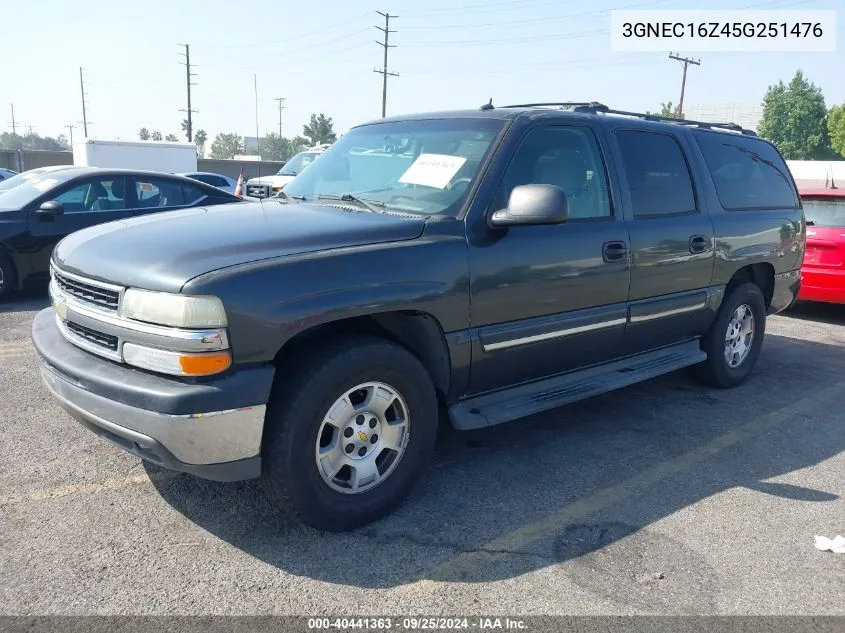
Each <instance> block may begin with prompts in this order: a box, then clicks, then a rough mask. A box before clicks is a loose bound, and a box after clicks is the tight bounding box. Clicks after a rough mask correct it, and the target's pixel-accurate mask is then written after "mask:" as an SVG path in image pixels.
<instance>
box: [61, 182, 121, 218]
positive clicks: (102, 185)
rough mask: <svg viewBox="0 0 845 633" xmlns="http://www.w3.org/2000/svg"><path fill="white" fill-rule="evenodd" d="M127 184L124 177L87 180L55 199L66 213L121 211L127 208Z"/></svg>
mask: <svg viewBox="0 0 845 633" xmlns="http://www.w3.org/2000/svg"><path fill="white" fill-rule="evenodd" d="M125 183H126V179H125V178H123V177H122V176H120V177H109V178H94V179H87V180H83V181H82V182H79V183H77V184H75V185H73V186H72V187H70V188H69V189H66V190H65V191H63V192H62V193H60V194H59V195H57V196H56V197H55V198H53V199H54V200H56V201H57V202H61V203H62V206H63V207H64V212H65V213H79V212H84V211H120V210H122V209H125V208H126V187H125Z"/></svg>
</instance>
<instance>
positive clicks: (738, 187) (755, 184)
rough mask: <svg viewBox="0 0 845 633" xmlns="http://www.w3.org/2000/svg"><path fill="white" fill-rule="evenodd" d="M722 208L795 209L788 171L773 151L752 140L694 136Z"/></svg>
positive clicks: (708, 134) (719, 135)
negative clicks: (711, 176)
mask: <svg viewBox="0 0 845 633" xmlns="http://www.w3.org/2000/svg"><path fill="white" fill-rule="evenodd" d="M695 138H696V140H697V141H698V146H699V147H700V148H701V153H702V154H704V160H705V161H706V162H707V168H708V169H709V170H710V173H711V174H712V175H713V184H714V185H716V193H717V194H718V196H719V202H721V203H722V207H723V208H725V209H729V210H731V211H736V210H740V209H773V208H776V209H783V208H786V209H795V208H797V207H798V197H797V196H796V194H795V190H794V189H793V187H792V183H791V182H790V178H789V170H788V169H787V167H786V164H785V163H784V162H783V159H782V158H781V157H780V155H779V154H778V153H777V151H776V150H775V148H774V147H772V146H771V145H769V144H768V143H766V142H765V141H762V140H760V139H756V138H749V137H747V136H739V135H734V134H725V133H719V132H700V131H698V132H695Z"/></svg>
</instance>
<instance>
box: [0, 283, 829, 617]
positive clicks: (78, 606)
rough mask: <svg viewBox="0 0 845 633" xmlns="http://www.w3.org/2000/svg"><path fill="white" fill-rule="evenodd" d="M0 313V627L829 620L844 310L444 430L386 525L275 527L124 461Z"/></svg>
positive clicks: (267, 518)
mask: <svg viewBox="0 0 845 633" xmlns="http://www.w3.org/2000/svg"><path fill="white" fill-rule="evenodd" d="M46 305H47V300H46V298H45V296H44V295H43V293H40V292H36V293H34V294H29V295H27V296H24V297H20V298H18V299H16V300H14V301H12V302H9V303H6V304H0V613H3V614H11V615H23V614H32V615H41V614H145V615H147V614H297V615H321V614H332V615H340V616H343V615H348V616H355V615H359V616H363V615H375V614H384V615H396V616H402V615H439V614H443V615H449V614H451V615H457V614H475V615H485V614H499V615H502V614H511V615H531V614H576V615H596V614H658V615H663V614H703V615H708V614H772V615H778V614H794V615H845V602H843V599H842V585H843V583H842V579H843V570H845V556H842V555H836V554H832V553H830V552H820V551H817V550H816V549H815V548H814V547H813V537H814V535H816V534H819V535H825V536H828V537H833V536H835V535H836V534H843V535H845V501H843V497H842V495H843V482H845V453H843V450H844V449H845V407H843V402H845V401H843V394H845V353H843V347H845V307H836V306H812V305H810V306H805V305H799V306H798V307H797V308H796V309H793V310H791V311H790V312H788V313H785V314H784V315H779V316H776V317H770V318H769V322H768V330H767V334H766V341H765V344H764V347H763V351H762V355H761V358H760V361H759V363H758V366H757V368H756V371H755V373H754V375H753V377H752V379H751V380H750V381H748V382H747V383H746V384H745V385H743V386H742V387H740V388H738V389H734V390H726V391H721V390H713V389H708V388H705V387H702V386H700V385H698V384H697V383H694V382H693V381H691V380H690V379H689V378H688V377H687V375H686V374H685V373H684V372H678V373H676V374H672V375H669V376H665V377H663V378H659V379H655V380H652V381H649V382H646V383H642V384H639V385H636V386H633V387H630V388H627V389H624V390H622V391H618V392H615V393H611V394H607V395H604V396H601V397H597V398H593V399H591V400H588V401H584V402H581V403H578V404H575V405H571V406H568V407H566V408H562V409H558V410H555V411H552V412H550V413H546V414H543V415H538V416H534V417H532V418H529V419H526V420H522V421H519V422H515V423H511V424H507V425H502V426H499V427H495V428H491V429H486V430H482V431H474V432H470V433H458V432H449V433H446V434H445V435H444V437H443V439H442V440H441V442H440V445H439V447H438V450H437V453H436V458H435V461H434V463H433V465H432V467H431V468H430V470H429V471H428V472H427V473H426V475H425V476H424V478H423V479H422V481H421V483H420V485H419V486H418V487H417V488H416V489H415V491H414V493H413V494H412V496H411V497H410V498H409V499H408V501H407V502H406V503H405V504H404V505H402V506H401V507H400V508H399V510H398V511H397V512H395V513H394V514H393V515H392V516H390V517H388V518H386V519H384V520H382V521H380V522H378V523H375V524H372V525H370V526H368V527H366V528H363V529H360V530H357V531H355V532H351V533H345V534H325V533H320V532H316V531H314V530H311V529H307V528H303V527H300V526H298V525H296V524H294V523H293V522H292V521H291V520H290V519H289V518H288V517H287V516H285V515H284V514H282V513H280V512H278V511H277V510H276V509H275V508H274V507H273V506H272V505H271V504H270V503H269V501H268V500H267V498H266V497H265V496H264V494H263V491H262V489H261V486H260V484H259V483H258V482H244V483H235V484H220V483H214V482H208V481H203V480H200V479H196V478H194V477H192V476H189V475H183V474H175V473H170V472H168V471H164V470H161V469H159V468H156V467H154V466H150V465H145V464H143V463H142V462H140V461H139V460H138V459H136V458H135V457H132V456H130V455H127V454H125V453H123V452H122V451H120V450H119V449H118V448H116V447H114V446H112V445H110V444H108V443H107V442H105V441H103V440H101V439H99V438H97V437H96V436H94V435H93V434H91V433H90V432H88V431H86V430H84V429H83V428H81V427H80V426H79V425H78V424H77V423H76V422H74V421H73V420H72V419H71V418H70V417H69V416H68V415H66V414H65V413H64V412H63V411H62V410H61V409H60V408H59V407H58V406H57V405H56V403H55V402H54V401H53V400H52V399H51V397H50V396H49V395H48V394H47V392H46V389H45V388H44V387H43V386H42V384H41V380H40V377H39V374H38V371H37V367H36V359H35V353H34V351H33V349H32V346H31V344H30V342H29V328H30V324H31V322H32V318H33V316H34V315H35V313H36V312H37V311H38V310H39V309H41V308H42V307H45V306H46Z"/></svg>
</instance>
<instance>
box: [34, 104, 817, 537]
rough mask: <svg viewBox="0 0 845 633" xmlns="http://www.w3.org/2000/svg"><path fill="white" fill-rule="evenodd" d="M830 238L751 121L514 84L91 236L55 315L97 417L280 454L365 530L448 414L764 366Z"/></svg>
mask: <svg viewBox="0 0 845 633" xmlns="http://www.w3.org/2000/svg"><path fill="white" fill-rule="evenodd" d="M804 243H805V224H804V217H803V212H802V209H801V204H800V202H799V198H798V195H797V193H796V189H795V184H794V182H793V180H792V178H791V176H790V174H789V171H788V170H787V168H786V165H785V164H784V161H783V159H782V158H781V156H780V155H779V154H778V152H777V150H776V149H775V148H774V147H773V146H772V145H771V144H770V143H768V142H766V141H764V140H761V139H759V138H757V137H756V136H755V135H754V134H753V132H750V131H747V130H743V129H741V128H739V127H737V126H734V125H731V124H725V125H716V124H708V123H702V122H694V121H686V120H673V119H661V118H659V117H654V116H652V115H640V114H636V113H629V112H621V111H616V110H611V109H609V108H607V107H606V106H603V105H601V104H596V103H592V104H528V105H524V106H510V107H492V106H491V105H489V104H488V105H485V106H483V107H482V108H481V109H479V110H472V111H461V112H448V113H436V114H425V115H417V116H402V117H395V118H388V119H383V120H380V121H377V122H374V123H370V124H366V125H361V126H359V127H356V128H354V129H352V130H351V131H350V132H349V133H348V134H346V135H345V136H343V137H342V138H341V139H340V140H339V141H338V142H337V143H335V144H334V145H333V146H332V147H331V148H330V149H328V150H327V151H326V153H325V154H324V155H323V156H322V157H321V158H320V160H318V161H315V162H314V163H313V164H312V165H310V166H309V167H307V168H306V169H305V170H303V171H302V172H301V173H300V174H299V175H298V176H297V177H296V179H295V180H294V181H293V182H291V183H290V184H289V185H287V186H286V187H285V189H284V191H283V192H282V193H281V194H280V196H279V197H276V198H269V199H267V200H265V201H263V202H261V203H255V204H244V205H233V206H220V207H213V208H199V209H189V210H182V211H175V212H172V213H164V214H158V215H154V216H148V217H139V218H135V219H128V220H121V221H118V222H112V223H109V224H104V225H100V226H96V227H93V228H90V229H86V230H83V231H80V232H78V233H75V234H72V235H70V236H69V237H67V238H65V239H64V240H62V241H61V242H60V243H59V244H58V245H57V246H56V248H55V251H54V253H53V257H52V264H51V268H52V270H51V283H50V295H51V298H52V304H53V307H51V308H48V309H46V310H44V311H43V312H41V313H40V314H38V316H37V317H36V319H35V322H34V324H33V333H32V335H33V340H34V344H35V347H36V349H37V351H38V354H39V357H40V361H41V364H42V371H43V376H44V379H45V382H46V385H47V387H48V388H49V390H50V391H51V392H52V393H53V394H54V396H55V397H56V398H57V399H58V401H59V403H60V404H61V405H62V406H63V407H64V408H65V409H66V410H67V411H68V412H70V414H71V415H72V416H73V417H75V418H76V419H77V420H78V421H79V422H81V423H82V424H83V425H85V426H86V427H87V428H89V429H90V430H92V431H93V432H95V433H97V434H99V435H101V436H102V437H104V438H106V439H108V440H110V441H112V442H114V443H115V444H117V445H118V446H120V447H122V448H123V449H125V450H127V451H129V452H131V453H133V454H134V455H137V456H139V457H141V458H144V459H146V460H149V461H151V462H154V463H156V464H159V465H162V466H165V467H168V468H172V469H176V470H180V471H185V472H189V473H194V474H196V475H199V476H201V477H206V478H209V479H215V480H220V481H232V480H240V479H248V478H253V477H263V479H264V480H265V481H266V483H267V488H268V490H269V492H270V494H271V495H272V496H273V498H274V499H275V500H277V501H278V502H279V503H280V504H283V505H284V506H285V507H287V508H288V509H289V510H290V511H291V512H292V513H293V514H294V515H296V516H297V517H299V518H300V519H301V520H302V521H304V522H306V523H308V524H310V525H313V526H316V527H318V528H322V529H329V530H343V529H349V528H352V527H354V526H358V525H361V524H363V523H365V522H368V521H371V520H373V519H375V518H377V517H379V516H382V515H384V514H385V513H386V512H388V511H389V510H390V509H391V508H392V507H393V506H394V505H395V504H397V503H398V502H399V501H400V500H401V499H402V498H403V497H404V496H405V495H406V494H407V493H408V491H409V489H410V486H411V484H412V482H413V481H414V480H415V479H417V477H418V476H419V474H420V472H421V471H422V470H423V467H424V466H425V464H426V462H427V461H428V459H429V457H430V455H431V452H432V449H433V447H434V444H435V439H436V434H437V433H436V432H437V426H438V421H439V419H440V418H441V417H445V418H448V420H449V421H450V422H451V424H452V425H454V426H455V427H456V428H458V429H478V428H481V427H485V426H489V425H493V424H499V423H501V422H508V421H512V420H517V419H519V418H523V417H525V416H527V415H529V414H533V413H537V412H539V411H543V410H546V409H550V408H553V407H558V406H560V405H564V404H566V403H570V402H573V401H575V400H578V399H581V398H586V397H589V396H592V395H595V394H598V393H602V392H606V391H609V390H612V389H616V388H619V387H623V386H625V385H630V384H632V383H635V382H637V381H641V380H645V379H648V378H651V377H654V376H658V375H660V374H663V373H666V372H670V371H673V370H677V369H680V368H683V367H689V368H691V373H692V374H693V375H694V376H696V377H698V378H700V379H701V380H703V381H705V382H706V383H708V384H710V385H712V386H714V387H722V388H725V387H733V386H736V385H739V384H740V383H742V382H743V381H744V380H745V379H746V378H747V377H748V375H749V374H750V372H751V371H752V368H753V367H754V364H755V362H756V361H757V357H758V355H759V353H760V348H761V346H762V344H763V335H764V331H765V326H766V315H767V314H772V313H775V312H778V311H780V310H783V309H784V308H786V307H787V306H789V305H790V304H791V303H792V302H793V300H794V299H795V296H796V294H797V291H798V288H799V284H800V273H799V269H800V266H801V261H802V257H803V253H804ZM441 413H442V414H443V415H441Z"/></svg>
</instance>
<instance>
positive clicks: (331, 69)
mask: <svg viewBox="0 0 845 633" xmlns="http://www.w3.org/2000/svg"><path fill="white" fill-rule="evenodd" d="M621 8H641V9H705V8H706V9H727V8H737V9H739V8H756V9H792V8H794V9H839V13H838V15H837V23H838V42H837V49H838V50H837V52H835V53H804V54H796V53H754V54H749V53H691V55H692V56H694V57H700V58H701V60H702V61H701V66H699V67H691V68H690V71H689V76H688V81H687V94H686V98H685V101H686V102H687V103H688V104H690V103H698V102H759V101H760V100H761V99H762V97H763V95H764V93H765V91H766V88H767V86H769V85H770V84H772V83H775V82H777V81H778V80H780V79H783V80H784V81H788V80H789V78H790V77H791V76H792V75H793V74H794V72H795V70H796V69H799V68H800V69H802V70H804V72H805V74H806V75H807V77H808V78H809V79H810V80H811V81H813V82H815V83H816V84H817V85H818V86H820V87H821V88H822V89H823V91H824V95H825V98H826V100H827V103H828V105H831V104H833V103H842V102H845V2H843V1H842V0H768V1H767V0H733V1H730V0H710V1H707V0H703V1H699V2H692V1H690V0H650V1H649V0H593V1H591V2H583V1H575V0H489V1H487V2H484V0H451V2H450V0H385V1H384V2H382V0H376V2H373V1H372V0H345V1H344V0H311V1H304V0H297V1H296V2H291V1H289V0H252V1H250V0H242V1H241V2H231V1H224V0H204V1H202V2H200V1H198V0H168V1H165V0H139V1H137V2H131V3H130V2H123V1H121V0H105V1H104V0H77V1H75V2H69V1H67V0H28V1H26V2H24V1H21V0H0V20H2V23H3V29H2V32H3V38H2V44H3V46H2V50H3V62H2V65H0V68H2V70H0V77H1V78H2V79H0V107H2V109H0V112H2V114H3V116H2V117H0V124H2V129H6V130H10V129H11V126H10V125H9V121H10V118H11V116H10V114H11V113H10V109H9V103H14V106H15V118H16V119H17V121H18V124H19V126H21V127H19V129H18V131H19V132H21V129H23V130H24V131H26V129H27V128H25V127H23V126H24V125H31V126H33V130H34V131H35V132H36V133H38V134H41V135H48V136H57V135H58V134H61V133H64V134H67V129H66V128H65V127H64V126H66V125H68V124H73V125H77V128H76V129H75V130H74V136H75V140H77V139H78V138H79V137H80V136H81V131H82V130H81V127H82V126H81V119H82V113H81V106H80V90H79V66H83V67H84V68H85V71H84V72H85V77H86V92H87V98H88V118H89V120H90V121H92V124H91V125H90V127H89V136H91V137H95V138H137V134H138V130H139V129H140V128H141V127H147V128H149V129H150V130H160V131H161V132H162V134H167V133H171V132H172V133H175V134H177V135H180V137H181V131H180V121H181V119H182V118H183V116H184V114H183V113H181V112H179V109H180V108H184V107H185V68H184V67H183V66H180V65H179V62H180V61H182V57H180V52H181V51H182V50H183V49H181V48H180V47H179V46H178V44H180V43H188V44H190V47H191V61H192V63H194V64H196V68H195V71H196V73H197V77H196V78H195V81H196V83H197V85H196V86H195V87H194V88H193V107H194V108H196V109H197V110H199V113H197V114H195V115H194V129H195V130H196V129H200V128H203V129H205V130H206V131H207V132H208V134H209V137H210V138H213V137H214V135H215V134H216V133H218V132H238V133H240V134H242V135H249V136H253V135H254V134H255V129H256V121H255V119H256V117H255V96H254V88H253V76H254V75H257V84H258V127H259V130H260V133H261V135H264V134H265V133H266V132H269V131H277V130H278V119H279V117H278V110H277V104H276V102H275V101H274V100H273V99H274V98H275V97H285V98H286V99H287V102H286V106H287V107H286V109H285V110H284V112H283V131H284V134H285V136H291V135H294V134H297V133H301V131H302V124H303V123H304V122H305V121H306V120H307V118H308V116H309V114H310V113H312V112H324V113H325V114H327V115H328V116H330V117H332V118H333V119H334V121H335V127H336V130H337V131H338V132H343V131H345V130H346V129H348V128H349V127H350V126H352V125H354V124H356V123H359V122H362V121H365V120H370V119H373V118H377V117H379V116H380V114H381V76H380V75H377V74H375V73H374V72H373V68H376V67H380V66H381V63H382V49H381V48H380V47H379V46H377V45H376V43H375V40H376V39H379V38H380V37H381V32H380V31H377V30H376V29H375V28H374V27H375V25H380V26H383V18H381V16H379V15H377V14H376V10H381V11H389V12H390V13H392V14H396V15H398V16H399V17H398V18H397V19H396V20H395V21H392V24H391V27H392V28H395V29H396V30H397V32H396V33H394V34H391V42H392V43H395V44H397V45H398V46H397V48H393V49H390V64H389V65H390V70H392V71H395V72H398V73H399V75H400V76H399V77H396V78H391V79H390V80H389V86H388V114H399V113H407V112H415V111H416V112H419V111H428V110H440V109H450V108H463V107H477V106H480V105H481V104H482V103H484V102H486V101H487V100H488V99H489V98H490V97H493V100H494V104H496V103H498V104H502V105H504V104H507V103H514V102H517V103H518V102H525V101H554V100H564V101H565V100H576V101H580V100H584V101H590V100H597V101H601V102H603V103H606V104H608V105H611V106H613V107H617V108H624V109H631V110H646V109H650V110H655V109H658V108H659V105H660V103H661V102H664V101H673V102H675V103H677V101H678V96H679V90H680V79H681V65H680V64H679V63H678V62H675V61H671V60H669V59H668V58H667V55H666V54H664V53H611V52H610V35H609V25H610V14H609V13H608V11H609V10H610V9H621ZM685 52H686V51H681V53H685Z"/></svg>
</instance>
